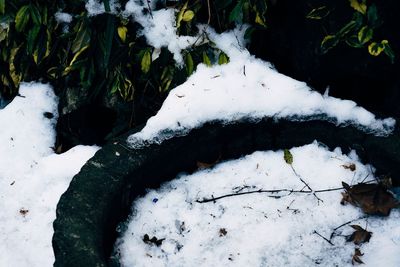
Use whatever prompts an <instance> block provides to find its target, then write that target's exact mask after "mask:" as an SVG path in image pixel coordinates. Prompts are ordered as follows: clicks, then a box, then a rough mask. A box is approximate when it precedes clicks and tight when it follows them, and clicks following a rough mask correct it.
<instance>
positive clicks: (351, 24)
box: [337, 20, 358, 38]
mask: <svg viewBox="0 0 400 267" xmlns="http://www.w3.org/2000/svg"><path fill="white" fill-rule="evenodd" d="M357 26H358V23H357V21H355V20H351V21H350V22H349V23H347V24H346V25H344V26H343V27H342V28H341V29H340V31H339V32H338V33H337V35H338V36H340V38H343V37H345V36H347V35H348V34H349V33H351V32H352V31H353V30H355V29H356V28H357Z"/></svg>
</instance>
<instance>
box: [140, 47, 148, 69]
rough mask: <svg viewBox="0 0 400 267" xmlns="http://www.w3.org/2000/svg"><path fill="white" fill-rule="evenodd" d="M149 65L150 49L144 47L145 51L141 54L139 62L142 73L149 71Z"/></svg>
mask: <svg viewBox="0 0 400 267" xmlns="http://www.w3.org/2000/svg"><path fill="white" fill-rule="evenodd" d="M150 65H151V54H150V50H149V49H146V51H145V52H144V54H143V57H142V61H141V63H140V66H141V69H142V71H143V73H148V72H149V70H150Z"/></svg>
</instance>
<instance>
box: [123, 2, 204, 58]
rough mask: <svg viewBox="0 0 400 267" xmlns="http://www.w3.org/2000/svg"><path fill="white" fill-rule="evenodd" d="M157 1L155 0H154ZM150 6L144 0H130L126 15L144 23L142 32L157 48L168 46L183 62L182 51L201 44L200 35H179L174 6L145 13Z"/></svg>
mask: <svg viewBox="0 0 400 267" xmlns="http://www.w3.org/2000/svg"><path fill="white" fill-rule="evenodd" d="M152 2H155V1H152ZM145 8H148V7H147V4H144V3H143V2H142V1H137V0H130V1H128V3H127V4H126V6H125V11H124V14H125V15H131V16H133V18H134V20H135V21H136V22H138V23H139V24H140V25H142V27H143V30H142V31H141V32H140V34H142V35H144V36H145V37H146V40H147V43H148V44H149V45H151V46H153V47H154V48H155V49H156V50H157V49H160V48H162V47H167V48H168V50H169V51H170V52H171V53H172V54H173V55H174V60H175V61H176V62H177V63H178V64H183V57H182V54H181V51H182V50H184V49H186V48H188V47H191V46H192V45H194V44H197V45H198V44H200V39H199V37H198V36H179V35H178V34H177V30H176V27H175V26H176V22H175V20H176V18H175V12H176V10H175V9H173V8H167V9H161V10H153V11H152V12H151V14H150V13H146V14H144V13H143V9H145Z"/></svg>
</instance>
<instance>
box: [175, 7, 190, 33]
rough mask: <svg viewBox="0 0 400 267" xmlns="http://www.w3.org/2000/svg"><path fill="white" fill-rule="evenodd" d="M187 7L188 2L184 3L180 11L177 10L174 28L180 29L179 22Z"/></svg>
mask: <svg viewBox="0 0 400 267" xmlns="http://www.w3.org/2000/svg"><path fill="white" fill-rule="evenodd" d="M187 5H188V2H186V3H185V4H184V5H183V7H182V8H181V10H179V12H178V15H177V16H176V28H178V29H179V28H180V27H181V22H182V19H183V14H184V13H185V11H186V9H187Z"/></svg>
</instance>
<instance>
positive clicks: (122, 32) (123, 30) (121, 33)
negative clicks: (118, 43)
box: [118, 26, 128, 42]
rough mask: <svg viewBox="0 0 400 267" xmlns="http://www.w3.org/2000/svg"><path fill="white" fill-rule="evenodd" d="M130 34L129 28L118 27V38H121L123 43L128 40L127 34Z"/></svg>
mask: <svg viewBox="0 0 400 267" xmlns="http://www.w3.org/2000/svg"><path fill="white" fill-rule="evenodd" d="M127 32H128V28H127V27H125V26H121V27H118V36H119V38H121V40H122V42H125V40H126V34H127Z"/></svg>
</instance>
